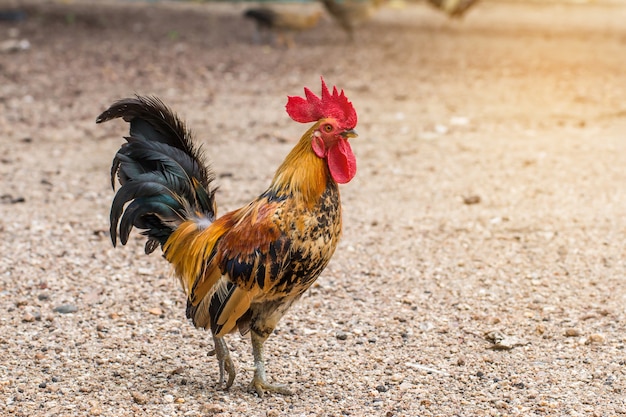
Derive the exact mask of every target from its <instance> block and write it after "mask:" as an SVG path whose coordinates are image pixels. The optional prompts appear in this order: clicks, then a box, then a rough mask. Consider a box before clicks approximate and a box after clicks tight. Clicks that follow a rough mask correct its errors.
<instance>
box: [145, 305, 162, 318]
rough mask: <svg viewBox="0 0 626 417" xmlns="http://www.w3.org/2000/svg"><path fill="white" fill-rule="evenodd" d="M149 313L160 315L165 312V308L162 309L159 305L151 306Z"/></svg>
mask: <svg viewBox="0 0 626 417" xmlns="http://www.w3.org/2000/svg"><path fill="white" fill-rule="evenodd" d="M148 313H150V314H153V315H155V316H160V315H161V314H163V310H161V309H160V308H158V307H155V308H151V309H150V310H148Z"/></svg>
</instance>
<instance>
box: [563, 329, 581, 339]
mask: <svg viewBox="0 0 626 417" xmlns="http://www.w3.org/2000/svg"><path fill="white" fill-rule="evenodd" d="M580 335H581V332H580V330H578V329H574V328H570V329H566V330H565V336H567V337H578V336H580Z"/></svg>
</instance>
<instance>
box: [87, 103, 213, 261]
mask: <svg viewBox="0 0 626 417" xmlns="http://www.w3.org/2000/svg"><path fill="white" fill-rule="evenodd" d="M118 117H122V118H123V119H124V120H125V121H127V122H129V123H130V134H129V136H128V137H126V142H127V143H124V144H123V145H122V146H121V148H120V149H119V150H118V151H117V154H116V155H115V158H114V159H113V164H112V166H111V184H112V186H113V188H115V177H116V176H117V178H118V180H119V183H120V185H121V187H120V189H119V190H118V191H117V194H116V195H115V198H114V199H113V204H112V205H111V228H110V233H111V240H112V241H113V245H115V244H116V243H117V239H118V237H119V240H120V242H121V243H122V245H125V244H126V242H127V241H128V236H129V235H130V231H131V230H132V228H133V227H136V228H138V229H142V230H143V232H142V233H143V234H144V235H146V236H147V237H148V241H147V242H146V253H151V252H153V251H154V250H155V249H156V248H157V247H158V246H159V245H161V246H162V245H163V244H164V243H165V242H166V241H167V239H168V238H169V236H170V234H171V233H172V232H173V231H174V230H175V229H176V227H177V226H178V225H179V224H180V223H182V222H183V221H185V220H186V219H189V218H191V217H193V216H202V217H206V218H208V219H209V221H213V220H214V219H215V215H216V204H215V188H213V187H212V181H213V180H214V178H215V176H214V174H213V172H212V171H211V169H210V168H208V167H207V166H206V165H205V162H204V157H203V155H202V152H201V150H200V149H199V148H198V147H196V146H195V145H194V143H193V140H192V135H191V132H190V131H189V130H187V128H186V127H185V124H184V123H183V122H182V121H181V120H180V119H178V117H177V116H176V115H175V114H174V113H173V112H172V111H171V110H170V109H169V108H168V107H167V106H165V104H163V102H162V101H161V100H159V99H158V98H156V97H142V96H137V97H135V98H127V99H123V100H120V101H117V102H116V103H114V104H113V105H112V106H111V107H109V109H107V110H106V111H104V112H103V113H102V114H101V115H100V116H98V118H97V119H96V123H102V122H106V121H108V120H111V119H115V118H118ZM127 203H130V204H128V205H127ZM125 206H126V208H124V207H125Z"/></svg>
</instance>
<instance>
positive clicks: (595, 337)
mask: <svg viewBox="0 0 626 417" xmlns="http://www.w3.org/2000/svg"><path fill="white" fill-rule="evenodd" d="M605 341H606V337H605V336H604V335H603V334H601V333H594V334H591V335H589V337H588V338H587V342H586V343H587V344H591V343H604V342H605Z"/></svg>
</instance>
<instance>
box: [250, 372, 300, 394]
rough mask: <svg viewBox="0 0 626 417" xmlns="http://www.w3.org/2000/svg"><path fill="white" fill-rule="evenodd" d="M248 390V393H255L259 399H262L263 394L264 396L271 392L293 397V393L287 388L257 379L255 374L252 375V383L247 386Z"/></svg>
mask: <svg viewBox="0 0 626 417" xmlns="http://www.w3.org/2000/svg"><path fill="white" fill-rule="evenodd" d="M248 389H249V390H250V391H253V392H256V394H257V395H258V396H259V397H262V396H263V394H265V393H266V392H273V393H276V394H282V395H293V392H292V391H291V390H290V389H289V388H287V386H286V385H282V384H281V385H278V384H277V385H272V384H269V383H268V382H267V381H265V380H264V379H262V378H259V377H258V376H257V375H256V374H255V375H254V378H253V379H252V382H251V383H250V385H249V386H248Z"/></svg>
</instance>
